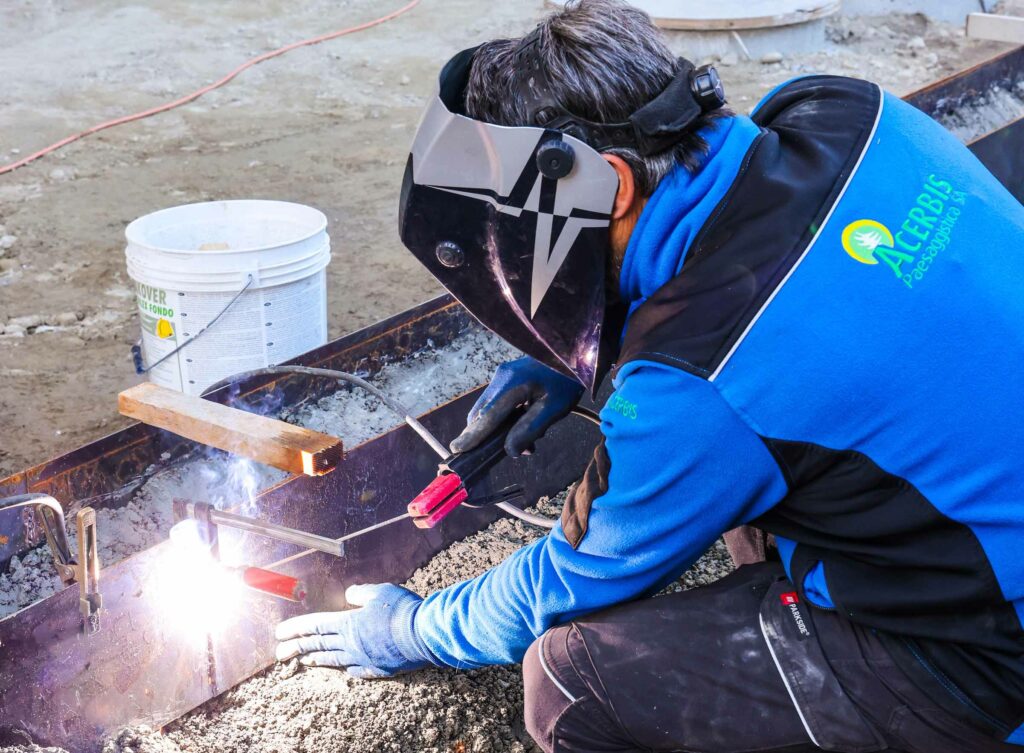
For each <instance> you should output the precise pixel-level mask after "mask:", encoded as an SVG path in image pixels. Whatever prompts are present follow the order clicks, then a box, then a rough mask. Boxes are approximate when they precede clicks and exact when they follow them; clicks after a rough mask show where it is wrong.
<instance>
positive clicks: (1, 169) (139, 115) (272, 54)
mask: <svg viewBox="0 0 1024 753" xmlns="http://www.w3.org/2000/svg"><path fill="white" fill-rule="evenodd" d="M419 4H420V0H411V2H409V3H406V4H405V5H403V6H402V7H401V8H398V9H397V10H394V11H392V12H391V13H388V14H386V15H383V16H380V17H379V18H375V19H373V20H372V21H367V22H366V23H362V24H358V25H356V26H349V27H347V28H344V29H338V30H337V31H332V32H330V33H328V34H321V35H320V36H317V37H311V38H310V39H302V40H299V41H298V42H292V43H291V44H286V45H285V46H284V47H278V48H277V49H276V50H270V51H269V52H264V53H263V54H262V55H257V56H256V57H254V58H250V59H249V60H246V61H245V62H244V63H242V64H241V65H240V66H238V67H237V68H235V69H234V70H233V71H231V72H230V73H228V74H227V75H226V76H223V77H222V78H219V79H217V80H216V81H214V82H213V83H212V84H209V85H207V86H204V87H202V88H201V89H196V90H195V91H194V92H191V93H189V94H186V95H185V96H183V97H179V98H178V99H175V100H174V101H172V102H165V103H164V104H162V105H157V106H156V107H151V108H149V109H148V110H142V111H141V112H136V113H132V114H131V115H124V116H122V117H120V118H114V119H113V120H107V121H105V122H103V123H98V124H97V125H94V126H92V127H91V128H86V129H85V130H84V131H79V132H78V133H74V134H72V135H70V136H67V137H65V138H63V139H61V140H60V141H57V142H54V143H53V144H50V145H49V146H47V147H44V148H42V149H40V150H39V151H38V152H33V153H32V154H30V155H28V156H27V157H23V158H21V159H20V160H18V161H17V162H12V163H11V164H9V165H3V166H0V175H3V174H4V173H9V172H12V171H13V170H17V169H18V168H19V167H24V166H25V165H27V164H28V163H29V162H34V161H35V160H37V159H39V158H40V157H45V156H46V155H47V154H50V153H52V152H55V151H57V150H58V149H62V148H64V147H65V146H67V145H68V144H71V143H73V142H75V141H78V140H79V139H83V138H85V137H86V136H91V135H92V134H94V133H99V132H100V131H105V130H106V129H108V128H113V127H114V126H119V125H123V124H124V123H131V122H133V121H136V120H142V119H143V118H148V117H150V116H151V115H158V114H159V113H162V112H167V111H168V110H173V109H174V108H175V107H181V106H182V105H187V104H188V103H189V102H192V101H194V100H196V99H199V98H200V97H201V96H203V95H204V94H208V93H209V92H211V91H213V90H214V89H219V88H220V87H222V86H224V84H226V83H228V82H229V81H231V79H233V78H235V76H237V75H238V74H239V73H241V72H242V71H245V70H247V69H249V68H252V67H253V66H254V65H258V64H259V63H262V62H263V61H265V60H270V59H271V58H276V57H278V56H279V55H284V54H285V53H286V52H291V51H292V50H295V49H298V48H299V47H308V46H309V45H314V44H320V43H321V42H327V41H329V40H331V39H337V38H338V37H343V36H345V35H346V34H353V33H355V32H357V31H363V30H364V29H369V28H371V27H373V26H379V25H380V24H383V23H386V22H388V21H391V20H392V19H395V18H398V17H399V16H401V15H402V14H403V13H408V12H409V11H411V10H412V9H413V8H415V7H416V6H417V5H419Z"/></svg>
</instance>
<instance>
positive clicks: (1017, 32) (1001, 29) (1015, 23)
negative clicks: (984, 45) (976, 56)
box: [967, 13, 1024, 44]
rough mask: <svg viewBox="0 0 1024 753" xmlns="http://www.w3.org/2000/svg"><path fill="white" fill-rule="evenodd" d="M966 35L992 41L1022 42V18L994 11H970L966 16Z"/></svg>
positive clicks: (1023, 26)
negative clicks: (1001, 14)
mask: <svg viewBox="0 0 1024 753" xmlns="http://www.w3.org/2000/svg"><path fill="white" fill-rule="evenodd" d="M967 36H969V37H972V38H974V39H990V40H992V41H993V42H1010V43H1011V44H1024V18H1021V17H1020V16H1000V15H997V14H995V13H972V14H970V15H969V16H967Z"/></svg>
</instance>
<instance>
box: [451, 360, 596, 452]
mask: <svg viewBox="0 0 1024 753" xmlns="http://www.w3.org/2000/svg"><path fill="white" fill-rule="evenodd" d="M582 395H583V385H581V384H580V383H579V382H577V381H576V380H575V379H571V378H570V377H567V376H564V375H562V374H559V373H558V372H557V371H555V370H554V369H551V368H549V367H547V366H545V365H544V364H542V363H540V362H539V361H535V360H534V359H532V358H530V357H529V356H524V357H523V358H518V359H516V360H515V361H509V362H508V363H503V364H502V365H501V366H499V367H498V370H497V371H496V372H495V373H494V378H493V379H491V383H490V384H489V385H488V386H487V389H485V390H484V392H483V394H482V395H481V396H480V399H479V400H477V401H476V405H474V406H473V409H472V410H471V411H470V412H469V420H468V423H467V426H466V428H465V430H463V432H462V433H461V434H460V435H459V436H457V437H456V438H455V439H454V440H453V441H452V443H451V450H452V452H466V451H467V450H472V449H473V448H474V447H476V446H477V445H479V444H480V443H481V442H483V441H484V440H485V439H486V438H487V437H489V436H490V435H491V434H493V433H494V432H495V431H496V430H497V429H498V427H499V426H501V424H502V422H503V421H504V420H505V419H506V418H508V417H509V416H510V415H511V414H512V412H513V411H514V410H515V409H516V408H518V407H519V406H522V405H527V406H529V407H528V408H527V410H526V412H525V413H524V414H523V416H522V418H520V419H519V421H517V422H516V424H515V425H514V426H513V427H512V430H511V431H509V433H508V437H507V438H506V439H505V451H506V452H507V453H508V454H509V455H511V456H512V457H514V458H515V457H519V456H520V455H522V454H523V453H527V452H529V451H530V450H531V449H532V448H533V443H534V442H536V441H537V440H538V439H540V438H541V437H543V436H544V433H545V432H546V431H547V430H548V429H550V428H551V426H552V425H553V424H555V423H557V422H558V421H560V420H561V419H563V418H565V417H566V416H567V415H569V412H570V411H571V410H572V409H573V408H574V407H576V404H577V403H578V402H579V401H580V397H581V396H582Z"/></svg>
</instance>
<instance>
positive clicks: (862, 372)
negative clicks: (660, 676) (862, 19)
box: [416, 76, 1024, 744]
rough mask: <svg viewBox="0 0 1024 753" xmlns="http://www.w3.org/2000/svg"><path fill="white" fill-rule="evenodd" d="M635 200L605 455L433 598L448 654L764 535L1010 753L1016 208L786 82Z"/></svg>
mask: <svg viewBox="0 0 1024 753" xmlns="http://www.w3.org/2000/svg"><path fill="white" fill-rule="evenodd" d="M706 135H707V137H708V141H709V143H710V145H711V150H710V152H709V155H708V157H707V159H706V160H705V161H704V164H703V166H702V167H701V169H700V170H699V171H697V172H695V173H690V172H688V171H686V170H684V169H682V168H678V169H676V170H675V171H674V172H673V173H672V174H671V175H669V176H668V177H667V178H666V179H665V180H663V181H662V183H661V184H660V185H659V187H658V189H657V191H656V192H655V194H654V195H653V196H652V197H651V198H650V199H649V201H648V203H647V206H646V207H645V209H644V211H643V214H642V216H641V218H640V221H639V223H638V225H637V227H636V229H635V231H634V233H633V235H632V237H631V240H630V245H629V248H628V250H627V254H626V258H625V261H624V265H623V270H622V275H621V280H620V284H621V288H622V294H623V297H624V298H625V299H626V300H627V301H629V302H630V316H629V318H628V321H627V325H626V330H625V336H624V341H623V345H622V351H621V355H620V358H619V361H618V364H617V367H616V371H615V375H614V383H615V388H616V389H615V392H614V394H613V395H612V397H611V398H610V399H609V401H608V403H607V404H606V405H605V407H604V409H603V411H602V421H603V426H602V430H603V434H604V438H605V439H604V442H603V443H602V445H601V446H600V447H599V448H598V450H597V453H596V455H595V458H594V461H593V463H592V464H591V466H590V468H589V469H588V471H587V474H586V477H585V478H584V480H583V482H582V483H581V484H580V485H579V487H578V488H577V489H576V491H575V492H574V494H573V495H572V496H571V497H570V500H569V502H568V503H567V505H566V509H565V513H564V515H563V518H562V522H561V525H560V526H558V527H556V528H555V530H554V531H553V532H552V533H551V535H549V536H548V537H546V538H545V539H543V540H541V541H539V542H537V543H535V544H533V545H531V546H529V547H527V548H525V549H523V550H521V551H520V552H518V553H517V554H516V555H515V556H513V557H511V558H510V559H509V560H507V561H505V562H504V563H502V564H501V565H500V566H498V567H497V568H494V569H493V570H491V571H489V572H488V573H486V574H485V575H483V576H481V577H479V578H476V579H474V580H471V581H468V582H466V583H462V584H459V585H457V586H454V587H452V588H449V589H445V590H444V591H441V592H439V593H436V594H433V595H432V596H430V597H429V598H428V599H427V600H426V602H425V603H424V605H423V606H422V607H421V609H420V611H419V614H418V617H417V622H416V630H417V632H418V634H419V635H420V636H421V637H422V639H423V640H424V641H425V642H426V644H427V645H428V646H429V647H430V648H431V649H432V650H433V651H434V653H435V654H436V655H437V656H438V658H440V659H441V660H442V661H445V662H447V663H449V664H451V665H453V666H479V665H482V664H490V663H503V662H514V661H518V660H519V659H521V657H522V655H523V653H524V652H525V650H526V648H527V647H528V646H529V644H530V642H531V641H532V640H533V639H534V638H535V637H536V636H539V635H540V634H541V633H543V632H544V630H546V629H547V628H548V627H550V626H551V625H553V624H556V623H559V622H564V621H567V620H570V619H572V618H573V617H576V616H578V615H581V614H584V613H587V612H591V611H594V610H597V609H600V608H603V607H607V606H609V605H612V604H615V603H618V602H621V601H624V600H627V599H630V598H634V597H636V596H638V595H641V594H643V593H646V592H649V591H650V590H651V589H654V588H657V587H658V586H660V585H662V584H664V583H666V582H667V581H669V580H671V579H672V578H674V577H676V576H677V575H678V574H679V573H680V572H681V571H682V570H683V569H685V568H686V567H688V566H689V565H690V564H692V563H693V561H694V560H695V559H696V558H697V557H698V556H699V555H700V554H701V553H702V552H703V551H704V550H705V549H706V548H707V547H708V546H709V545H710V544H711V543H712V542H713V541H714V540H715V539H716V538H717V537H718V536H719V535H720V534H721V533H722V532H723V531H726V530H728V529H729V528H732V527H734V526H737V525H741V524H746V523H753V524H755V525H757V526H759V527H761V528H763V529H764V530H767V531H769V532H771V533H774V534H775V535H776V536H777V538H778V541H779V547H780V551H781V553H782V555H783V560H784V563H785V565H786V567H787V571H788V572H789V574H790V577H791V579H792V580H793V582H794V583H795V584H796V586H797V588H798V589H799V590H800V592H801V593H802V595H803V596H804V598H805V599H806V600H808V601H810V602H811V603H813V604H815V605H817V606H819V607H820V608H824V609H836V610H839V611H840V612H842V613H843V614H844V615H845V616H846V617H847V618H848V619H850V620H852V621H854V622H857V623H859V624H862V625H864V626H867V627H869V628H873V629H875V630H877V631H878V632H879V633H880V634H882V635H884V636H886V638H887V640H888V641H889V642H890V645H891V647H892V650H893V654H894V656H895V657H896V658H897V660H899V661H901V662H905V663H906V664H907V665H911V664H912V665H913V668H912V669H913V670H914V671H921V670H922V669H923V670H924V671H927V672H928V673H931V674H933V675H934V676H936V677H939V678H940V680H941V681H942V682H943V683H944V684H947V685H948V686H949V688H950V694H951V696H952V697H954V698H955V700H956V702H957V703H962V704H965V705H967V706H969V707H971V709H972V710H973V711H975V712H976V713H978V714H980V715H982V716H983V717H984V718H985V719H986V720H988V722H989V723H990V726H991V728H992V729H993V731H994V733H995V734H996V735H997V736H998V737H1001V738H1003V739H1006V740H1008V741H1010V742H1014V743H1018V744H1024V628H1022V620H1024V555H1022V554H1021V553H1020V549H1021V547H1022V546H1024V420H1022V417H1024V390H1021V389H1019V388H1018V378H1017V373H1016V370H1017V368H1018V367H1019V366H1020V364H1021V363H1022V361H1024V208H1022V206H1021V205H1020V204H1019V203H1018V202H1017V201H1016V200H1015V199H1014V198H1013V197H1012V196H1011V195H1010V194H1009V193H1008V192H1007V191H1006V190H1005V189H1004V188H1003V187H1002V186H1001V185H1000V184H999V183H998V182H997V181H996V180H995V179H994V178H993V177H992V176H991V175H990V174H989V173H988V172H987V171H986V170H985V168H984V167H983V166H982V165H981V164H980V163H979V162H977V160H976V159H975V158H974V157H973V156H971V154H970V153H969V152H968V151H967V149H966V148H965V147H963V146H962V145H961V144H960V143H959V142H957V141H956V140H955V139H954V138H953V137H952V136H950V135H949V134H947V133H946V132H945V131H944V130H943V129H942V128H941V127H940V126H938V125H937V124H935V123H934V122H933V121H931V120H930V119H929V118H928V117H926V116H925V115H923V114H921V113H920V112H918V111H917V110H915V109H913V108H912V107H910V106H909V105H906V104H905V103H903V102H902V101H900V100H899V99H897V98H895V97H893V96H891V95H888V94H885V93H883V92H882V91H881V90H880V89H879V88H878V87H877V86H875V85H873V84H869V83H867V82H863V81H857V80H853V79H846V78H838V77H823V76H815V77H809V78H803V79H798V80H796V81H794V82H790V83H789V84H786V85H784V86H782V87H780V88H779V89H777V90H776V91H775V92H773V93H772V94H771V95H769V96H768V97H767V98H766V99H765V101H763V102H762V103H761V105H760V106H759V108H758V109H757V110H756V111H755V113H754V115H753V116H752V118H746V117H735V118H730V119H728V120H725V121H723V122H721V123H719V124H718V125H717V126H716V127H715V128H714V129H713V130H711V131H709V132H708V133H707V134H706Z"/></svg>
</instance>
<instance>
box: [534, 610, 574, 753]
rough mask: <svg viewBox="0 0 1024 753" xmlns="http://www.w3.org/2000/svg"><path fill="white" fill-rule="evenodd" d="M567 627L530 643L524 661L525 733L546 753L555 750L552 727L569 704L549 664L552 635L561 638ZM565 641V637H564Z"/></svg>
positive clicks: (569, 699) (553, 629)
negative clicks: (560, 635)
mask: <svg viewBox="0 0 1024 753" xmlns="http://www.w3.org/2000/svg"><path fill="white" fill-rule="evenodd" d="M565 630H566V628H564V627H562V628H552V629H551V630H549V631H548V632H546V633H544V635H542V636H541V637H540V638H538V639H537V640H535V641H534V642H533V645H531V646H530V648H529V650H527V652H526V656H525V657H524V658H523V694H524V696H525V704H524V705H525V709H524V715H525V719H524V721H525V723H526V731H527V732H529V733H530V736H531V737H533V739H534V740H536V741H537V744H538V745H540V746H541V747H542V748H543V749H544V750H545V751H552V750H554V736H555V724H556V722H557V721H558V718H559V717H560V716H561V715H562V714H563V713H564V712H565V710H566V709H567V708H568V707H569V706H570V705H572V699H571V697H570V696H569V695H568V694H567V693H566V692H565V690H564V686H563V687H561V688H560V687H559V685H560V683H559V682H558V680H557V679H556V678H555V677H554V675H553V673H552V670H551V667H550V662H549V658H548V657H549V656H550V650H551V647H550V645H549V641H551V640H552V638H551V636H556V638H555V640H556V642H557V637H558V636H559V634H560V633H562V634H563V635H564V631H565ZM563 641H564V637H563Z"/></svg>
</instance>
